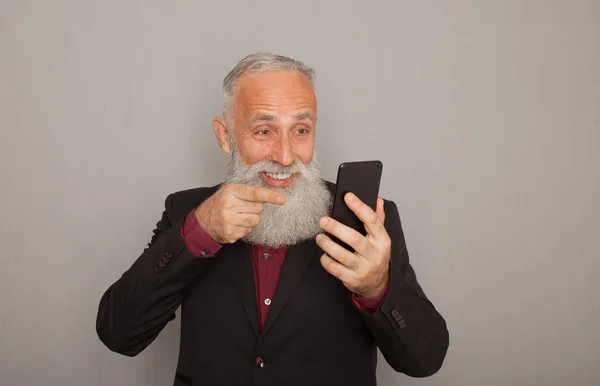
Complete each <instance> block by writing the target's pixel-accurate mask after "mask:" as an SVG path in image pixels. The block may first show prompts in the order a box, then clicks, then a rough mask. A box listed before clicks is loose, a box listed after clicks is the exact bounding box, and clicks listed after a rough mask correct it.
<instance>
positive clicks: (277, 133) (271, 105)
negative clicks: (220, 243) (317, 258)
mask: <svg viewBox="0 0 600 386" xmlns="http://www.w3.org/2000/svg"><path fill="white" fill-rule="evenodd" d="M316 105H317V104H316V98H315V94H314V91H313V88H312V86H311V84H310V82H309V81H308V80H307V79H306V77H304V75H302V74H300V73H297V72H292V71H278V72H274V71H272V72H265V73H261V74H252V73H251V74H246V75H243V76H242V77H241V78H240V79H239V83H238V85H237V91H236V93H235V99H234V103H233V105H232V109H231V111H230V114H229V115H228V116H227V123H228V124H229V130H228V127H227V124H226V121H225V120H224V119H222V118H216V119H215V120H214V121H213V129H214V130H215V133H216V135H217V139H218V141H219V144H220V145H221V148H222V149H223V150H224V151H225V152H227V153H229V154H230V159H229V165H228V168H227V172H226V173H225V179H224V183H225V185H228V184H244V185H250V186H261V187H266V188H269V189H272V190H275V191H277V192H279V193H281V194H283V195H285V199H286V201H285V204H284V205H282V206H279V205H272V204H265V206H264V210H263V211H262V212H261V214H260V224H259V225H258V226H257V227H255V228H254V229H253V230H252V232H251V233H250V234H249V235H248V236H247V237H246V238H244V241H246V242H248V243H251V244H258V245H265V246H269V247H272V248H276V247H279V246H281V245H293V244H296V243H298V242H300V241H302V240H307V239H310V238H314V237H315V235H317V234H318V233H320V232H321V228H320V226H319V220H320V219H321V218H322V217H323V216H326V215H327V214H328V213H329V210H330V207H331V194H330V192H329V190H328V189H327V186H326V184H325V182H324V181H323V180H322V178H321V168H320V166H319V163H318V162H317V159H316V156H314V145H315V124H316V117H317V106H316ZM230 135H231V137H229V136H230Z"/></svg>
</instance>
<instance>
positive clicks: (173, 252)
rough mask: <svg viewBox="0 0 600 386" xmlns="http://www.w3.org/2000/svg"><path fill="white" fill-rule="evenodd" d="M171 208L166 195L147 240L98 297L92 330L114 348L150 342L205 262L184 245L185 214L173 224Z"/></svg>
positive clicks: (134, 348) (134, 350)
mask: <svg viewBox="0 0 600 386" xmlns="http://www.w3.org/2000/svg"><path fill="white" fill-rule="evenodd" d="M172 206H173V195H169V196H168V197H167V199H166V200H165V210H164V211H163V214H162V218H161V220H160V221H159V222H158V223H157V225H156V229H155V230H154V233H153V236H152V238H151V241H150V243H149V244H148V246H147V247H146V248H145V249H144V251H143V252H142V254H141V255H140V256H139V257H138V258H137V260H136V261H135V262H134V263H133V265H132V266H131V267H130V268H129V269H128V270H127V271H126V272H125V273H123V275H122V276H121V277H120V278H119V279H118V280H117V281H116V282H115V283H113V284H112V285H111V286H110V287H109V288H108V289H107V290H106V292H105V293H104V295H103V296H102V298H101V300H100V305H99V307H98V315H97V320H96V332H97V334H98V337H99V338H100V340H101V341H102V342H103V343H104V344H105V345H106V346H107V347H108V348H109V349H110V350H112V351H115V352H118V353H120V354H123V355H127V356H135V355H137V354H139V353H140V352H142V351H143V350H144V349H145V348H146V347H147V346H148V345H149V344H150V343H152V341H154V339H156V337H157V336H158V334H159V333H160V332H161V331H162V329H163V328H164V327H165V326H166V324H167V323H168V322H169V321H171V320H173V319H174V318H175V311H176V310H177V308H178V307H179V306H180V305H181V302H182V300H183V296H184V293H185V290H186V287H187V286H188V285H189V284H191V283H192V282H193V281H194V279H195V278H196V277H197V276H198V275H199V273H200V272H201V271H202V268H203V266H204V264H205V262H206V261H205V260H203V259H200V258H197V257H195V256H193V255H192V253H191V252H190V251H189V250H188V249H187V246H186V244H185V241H184V240H183V238H182V236H181V229H182V225H183V221H184V218H185V217H184V218H182V219H180V220H178V221H177V222H176V223H174V224H172V223H171V219H170V218H169V214H172V213H173V210H172Z"/></svg>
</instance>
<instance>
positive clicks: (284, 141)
mask: <svg viewBox="0 0 600 386" xmlns="http://www.w3.org/2000/svg"><path fill="white" fill-rule="evenodd" d="M290 142H291V141H290V140H289V139H288V138H281V139H280V140H279V141H278V142H277V144H275V145H274V149H273V155H272V157H273V161H275V162H277V163H279V164H281V165H283V166H290V165H291V164H292V163H293V162H294V154H293V153H292V144H291V143H290Z"/></svg>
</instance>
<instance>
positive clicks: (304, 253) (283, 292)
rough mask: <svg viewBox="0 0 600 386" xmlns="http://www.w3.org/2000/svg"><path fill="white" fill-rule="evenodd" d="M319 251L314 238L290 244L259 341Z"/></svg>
mask: <svg viewBox="0 0 600 386" xmlns="http://www.w3.org/2000/svg"><path fill="white" fill-rule="evenodd" d="M319 251H320V249H319V248H318V246H317V244H316V243H315V242H314V240H307V241H304V242H302V243H300V244H297V245H294V246H291V247H290V248H289V249H288V252H287V256H286V257H285V261H284V262H283V266H282V267H281V273H280V275H279V282H278V283H277V289H276V290H275V296H273V303H272V304H271V308H270V309H269V314H268V316H267V320H266V322H265V325H264V327H263V329H262V331H261V333H260V337H259V343H260V340H261V339H262V338H263V337H264V336H265V335H266V334H267V332H269V329H270V328H271V327H272V326H273V323H275V319H277V316H279V314H280V313H281V311H282V310H283V308H284V307H285V304H286V303H287V301H288V300H289V298H290V296H291V295H292V292H293V291H294V288H295V287H296V285H298V283H299V282H300V280H301V279H302V275H303V274H304V271H306V268H307V267H308V265H309V264H310V262H311V261H312V259H313V258H314V257H315V256H316V255H317V252H319Z"/></svg>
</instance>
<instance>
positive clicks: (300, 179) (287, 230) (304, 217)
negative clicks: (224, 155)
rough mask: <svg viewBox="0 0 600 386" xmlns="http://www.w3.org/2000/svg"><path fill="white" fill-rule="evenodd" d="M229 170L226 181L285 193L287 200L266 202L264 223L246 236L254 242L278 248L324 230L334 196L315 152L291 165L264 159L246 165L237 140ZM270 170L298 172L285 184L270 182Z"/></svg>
mask: <svg viewBox="0 0 600 386" xmlns="http://www.w3.org/2000/svg"><path fill="white" fill-rule="evenodd" d="M230 145H233V146H231V149H232V152H231V156H230V159H229V165H228V167H227V172H226V174H225V181H224V183H225V185H229V184H244V185H250V186H257V187H264V188H268V189H271V190H274V191H276V192H279V193H281V194H283V195H284V196H285V204H283V205H281V206H280V205H275V204H269V203H267V204H265V206H264V209H263V211H262V213H261V214H260V224H259V225H258V226H257V227H255V228H254V229H253V230H252V232H251V233H250V234H249V235H248V236H246V237H245V238H244V239H243V240H244V241H245V242H247V243H250V244H256V245H263V246H266V247H270V248H278V247H280V246H284V245H288V246H291V245H294V244H297V243H300V242H302V241H304V240H309V239H312V238H314V237H315V236H316V235H317V234H319V233H321V232H322V229H321V227H320V226H319V220H320V219H321V218H322V217H323V216H327V215H329V211H330V208H331V203H332V197H331V193H330V192H329V189H328V188H327V185H325V181H324V180H322V179H321V167H320V165H319V163H318V162H317V160H316V156H315V155H313V160H312V162H311V163H310V164H308V165H304V164H303V163H302V162H300V161H299V160H297V161H295V162H294V163H293V164H292V165H290V166H283V165H281V164H279V163H277V162H273V161H267V160H263V161H260V162H257V163H256V164H254V165H251V166H246V164H245V163H244V161H243V160H242V157H241V155H240V153H239V150H238V149H237V147H236V146H235V144H230ZM263 172H268V173H277V172H281V173H297V175H296V177H294V180H293V181H292V182H291V183H290V184H289V185H288V186H285V187H274V186H271V185H269V184H268V183H267V182H266V181H265V180H264V179H263V177H262V173H263Z"/></svg>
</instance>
